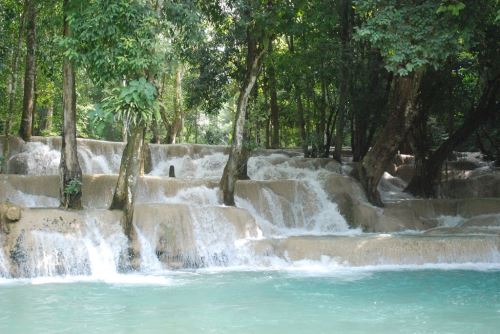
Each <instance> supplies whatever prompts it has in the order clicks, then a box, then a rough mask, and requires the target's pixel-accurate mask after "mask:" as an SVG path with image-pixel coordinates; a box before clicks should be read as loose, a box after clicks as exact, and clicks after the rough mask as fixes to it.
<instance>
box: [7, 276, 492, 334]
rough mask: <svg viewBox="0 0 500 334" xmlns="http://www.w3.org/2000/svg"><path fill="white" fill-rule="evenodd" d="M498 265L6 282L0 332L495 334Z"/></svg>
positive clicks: (115, 333)
mask: <svg viewBox="0 0 500 334" xmlns="http://www.w3.org/2000/svg"><path fill="white" fill-rule="evenodd" d="M499 332H500V271H499V270H482V271H475V270H457V269H452V270H435V269H425V270H382V271H380V270H362V269H352V270H348V269H346V270H338V271H332V272H307V271H305V272H302V271H298V272H289V271H213V272H209V271H201V272H186V273H166V274H163V275H154V276H145V275H137V276H135V275H123V276H117V277H116V279H114V280H110V281H108V282H101V281H93V280H88V279H86V278H61V279H35V280H2V281H0V333H16V334H17V333H37V334H41V333H113V334H118V333H232V334H234V333H329V334H330V333H468V334H470V333H481V334H486V333H499Z"/></svg>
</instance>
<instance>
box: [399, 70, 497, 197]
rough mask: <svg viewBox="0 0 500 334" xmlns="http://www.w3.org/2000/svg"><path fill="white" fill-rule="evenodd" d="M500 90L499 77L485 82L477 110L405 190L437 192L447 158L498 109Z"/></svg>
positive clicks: (424, 194) (430, 194)
mask: <svg viewBox="0 0 500 334" xmlns="http://www.w3.org/2000/svg"><path fill="white" fill-rule="evenodd" d="M499 90H500V77H496V78H494V79H493V80H490V81H489V82H488V83H487V84H486V86H485V88H484V91H483V93H482V95H481V98H480V100H479V103H478V104H477V106H476V107H475V109H474V111H473V112H471V113H470V114H469V116H468V117H467V118H466V119H465V120H464V122H463V124H462V126H460V127H459V128H458V129H457V130H455V131H454V132H453V134H452V135H451V136H450V137H449V138H448V139H447V140H445V141H444V142H443V143H442V144H441V146H439V148H438V149H437V150H436V151H434V153H432V154H431V155H430V157H429V158H428V159H425V160H424V161H423V164H422V166H421V168H417V169H416V173H415V176H414V177H413V178H412V179H411V181H410V183H409V184H408V187H407V188H406V190H405V191H407V192H409V193H411V194H413V195H416V196H422V197H435V196H437V195H438V186H439V179H440V176H441V168H442V166H443V163H444V161H445V160H446V159H447V158H448V156H449V155H450V153H451V152H452V151H453V149H455V147H457V146H458V145H460V144H461V143H463V142H464V141H465V140H467V138H469V137H470V136H471V135H472V134H473V133H474V131H476V129H477V128H478V127H479V126H480V125H481V124H484V123H486V122H487V121H488V120H489V119H490V117H492V116H493V115H494V114H495V112H498V110H499V106H500V103H499V101H498V97H499V95H500V93H499Z"/></svg>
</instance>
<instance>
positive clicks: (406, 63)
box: [353, 0, 461, 206]
mask: <svg viewBox="0 0 500 334" xmlns="http://www.w3.org/2000/svg"><path fill="white" fill-rule="evenodd" d="M355 4H356V5H357V10H358V11H359V14H360V15H362V16H364V17H365V22H364V24H363V25H362V26H360V27H357V31H356V33H357V38H359V39H366V40H368V41H369V42H370V43H371V44H372V45H373V46H374V47H376V48H378V49H379V50H380V53H381V56H382V57H383V59H384V61H385V67H386V69H387V70H388V71H390V72H392V73H394V76H395V77H394V79H393V82H392V87H391V93H390V97H389V104H388V110H389V117H388V119H387V122H386V124H385V126H384V127H383V128H382V130H381V131H380V132H379V135H378V137H377V139H376V141H375V144H374V145H373V147H372V148H371V150H370V151H369V152H368V153H367V154H366V155H365V157H364V158H363V160H362V161H361V162H360V163H359V164H358V166H357V168H356V169H355V171H354V174H353V175H354V176H355V177H357V178H358V180H359V181H360V182H361V184H362V186H363V188H364V189H365V192H366V195H367V197H368V199H369V200H370V202H371V203H373V204H375V205H378V206H383V203H382V200H381V198H380V194H379V192H378V189H377V186H378V183H379V181H380V179H381V177H382V175H383V174H384V172H385V170H386V169H387V167H388V165H389V163H390V162H391V161H392V159H393V157H394V155H395V154H396V152H397V149H398V147H399V145H400V144H401V142H402V141H403V139H404V138H405V137H406V134H407V132H408V130H409V129H410V126H411V124H412V123H413V120H414V118H415V116H416V115H417V108H416V100H417V97H418V93H419V88H420V81H421V79H422V75H423V73H424V72H425V69H426V67H427V66H433V67H439V66H440V65H441V64H442V63H443V62H444V61H445V60H446V59H447V58H448V56H449V55H450V54H453V53H455V52H457V51H458V50H459V49H460V48H461V45H460V39H459V35H458V31H459V29H458V28H457V22H455V20H454V16H453V15H450V14H448V13H442V12H440V11H439V9H440V8H441V7H440V5H441V3H440V2H439V1H425V2H415V3H414V2H410V3H401V2H399V1H395V0H384V1H355Z"/></svg>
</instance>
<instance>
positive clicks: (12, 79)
mask: <svg viewBox="0 0 500 334" xmlns="http://www.w3.org/2000/svg"><path fill="white" fill-rule="evenodd" d="M25 11H26V8H24V9H23V12H22V14H21V16H20V17H19V32H18V35H17V43H16V44H15V47H14V48H13V50H12V64H11V67H10V74H9V81H8V83H7V97H8V99H9V104H8V107H7V115H5V125H4V143H3V149H2V158H3V159H2V161H1V165H0V172H1V173H7V160H8V157H9V155H10V152H9V151H10V127H11V126H10V123H11V121H12V116H13V115H14V102H15V97H16V90H17V64H18V60H19V51H20V50H21V47H22V41H23V38H22V36H23V27H24V15H25Z"/></svg>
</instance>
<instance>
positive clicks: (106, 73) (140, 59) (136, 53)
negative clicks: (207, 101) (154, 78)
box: [61, 0, 163, 85]
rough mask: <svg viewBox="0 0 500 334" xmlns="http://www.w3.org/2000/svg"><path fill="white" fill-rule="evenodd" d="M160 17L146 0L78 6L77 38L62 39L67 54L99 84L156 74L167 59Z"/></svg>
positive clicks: (74, 18)
mask: <svg viewBox="0 0 500 334" xmlns="http://www.w3.org/2000/svg"><path fill="white" fill-rule="evenodd" d="M158 20H159V18H158V16H157V14H156V12H155V11H154V8H153V7H152V6H151V4H150V2H149V1H146V0H92V1H85V2H81V3H80V4H79V5H76V4H75V5H74V6H73V8H72V11H71V14H70V16H69V21H70V25H71V28H72V29H73V37H71V38H65V39H62V40H61V45H62V46H63V48H64V55H65V56H67V57H69V58H70V59H71V60H74V61H76V62H78V63H80V64H83V65H84V66H85V67H86V68H87V70H88V74H89V75H90V76H91V77H92V79H93V81H94V82H96V83H97V84H100V85H104V84H106V83H109V82H117V81H121V80H123V79H136V78H140V77H143V76H146V75H147V73H151V72H153V73H155V72H156V70H157V68H158V67H159V65H160V63H161V61H162V59H163V56H162V54H161V52H157V51H159V45H158V44H157V42H158V39H157V28H158V25H159V22H158Z"/></svg>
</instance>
